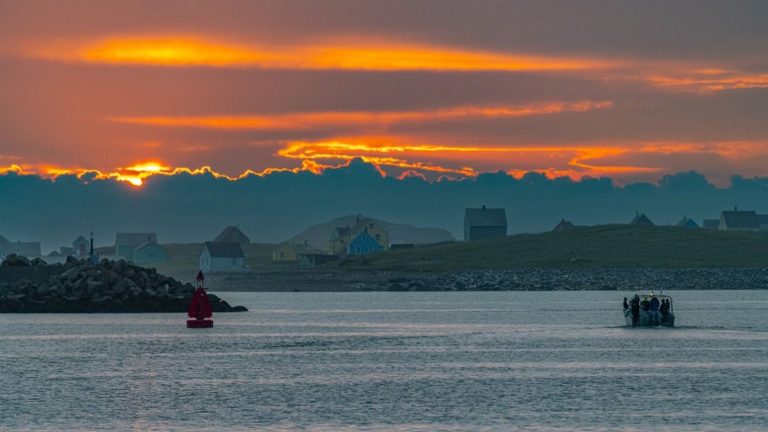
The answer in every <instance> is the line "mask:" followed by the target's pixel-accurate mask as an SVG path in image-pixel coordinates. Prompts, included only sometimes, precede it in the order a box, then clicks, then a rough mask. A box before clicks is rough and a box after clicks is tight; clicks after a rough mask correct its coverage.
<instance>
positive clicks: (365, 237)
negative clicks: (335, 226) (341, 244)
mask: <svg viewBox="0 0 768 432" xmlns="http://www.w3.org/2000/svg"><path fill="white" fill-rule="evenodd" d="M382 250H384V248H382V247H381V245H380V244H379V242H378V241H376V239H375V238H373V236H371V235H370V234H368V230H363V231H360V234H358V235H357V237H355V238H354V239H353V240H352V241H351V242H349V244H348V245H347V255H369V254H372V253H376V252H381V251H382Z"/></svg>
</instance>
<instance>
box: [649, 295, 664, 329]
mask: <svg viewBox="0 0 768 432" xmlns="http://www.w3.org/2000/svg"><path fill="white" fill-rule="evenodd" d="M648 303H649V309H650V313H651V324H652V325H658V324H659V307H660V306H661V302H659V299H658V297H656V296H652V297H651V301H650V302H648Z"/></svg>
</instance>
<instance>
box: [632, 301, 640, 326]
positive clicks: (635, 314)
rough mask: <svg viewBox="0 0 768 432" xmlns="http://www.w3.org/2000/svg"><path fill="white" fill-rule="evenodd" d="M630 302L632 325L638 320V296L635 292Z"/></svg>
mask: <svg viewBox="0 0 768 432" xmlns="http://www.w3.org/2000/svg"><path fill="white" fill-rule="evenodd" d="M631 303H632V304H631V309H632V325H637V322H638V321H639V320H640V296H638V295H637V294H635V296H634V297H633V298H632V302H631Z"/></svg>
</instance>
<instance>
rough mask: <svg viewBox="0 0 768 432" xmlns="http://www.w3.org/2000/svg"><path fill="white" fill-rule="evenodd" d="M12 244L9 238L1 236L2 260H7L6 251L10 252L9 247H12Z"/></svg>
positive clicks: (0, 250) (0, 254) (0, 257)
mask: <svg viewBox="0 0 768 432" xmlns="http://www.w3.org/2000/svg"><path fill="white" fill-rule="evenodd" d="M10 244H11V242H10V241H8V239H7V238H5V237H3V236H2V235H0V259H3V258H5V255H6V251H7V250H8V246H10Z"/></svg>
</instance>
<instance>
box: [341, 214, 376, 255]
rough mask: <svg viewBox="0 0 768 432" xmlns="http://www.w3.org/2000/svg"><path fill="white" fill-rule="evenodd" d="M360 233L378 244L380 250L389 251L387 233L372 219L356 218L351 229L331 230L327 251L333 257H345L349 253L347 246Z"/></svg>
mask: <svg viewBox="0 0 768 432" xmlns="http://www.w3.org/2000/svg"><path fill="white" fill-rule="evenodd" d="M362 232H367V233H368V235H369V236H371V237H372V238H373V239H374V241H376V243H378V244H379V246H380V250H387V249H389V233H388V232H387V230H385V229H384V227H383V226H381V224H380V223H378V222H376V221H375V220H373V219H367V218H360V217H358V218H357V222H356V223H355V225H353V226H352V227H343V228H336V229H334V230H333V232H332V233H331V239H330V247H329V250H330V251H331V253H332V254H334V255H346V254H347V253H348V251H349V244H350V243H351V242H352V240H354V239H355V238H356V237H357V236H358V235H360V233H362Z"/></svg>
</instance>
